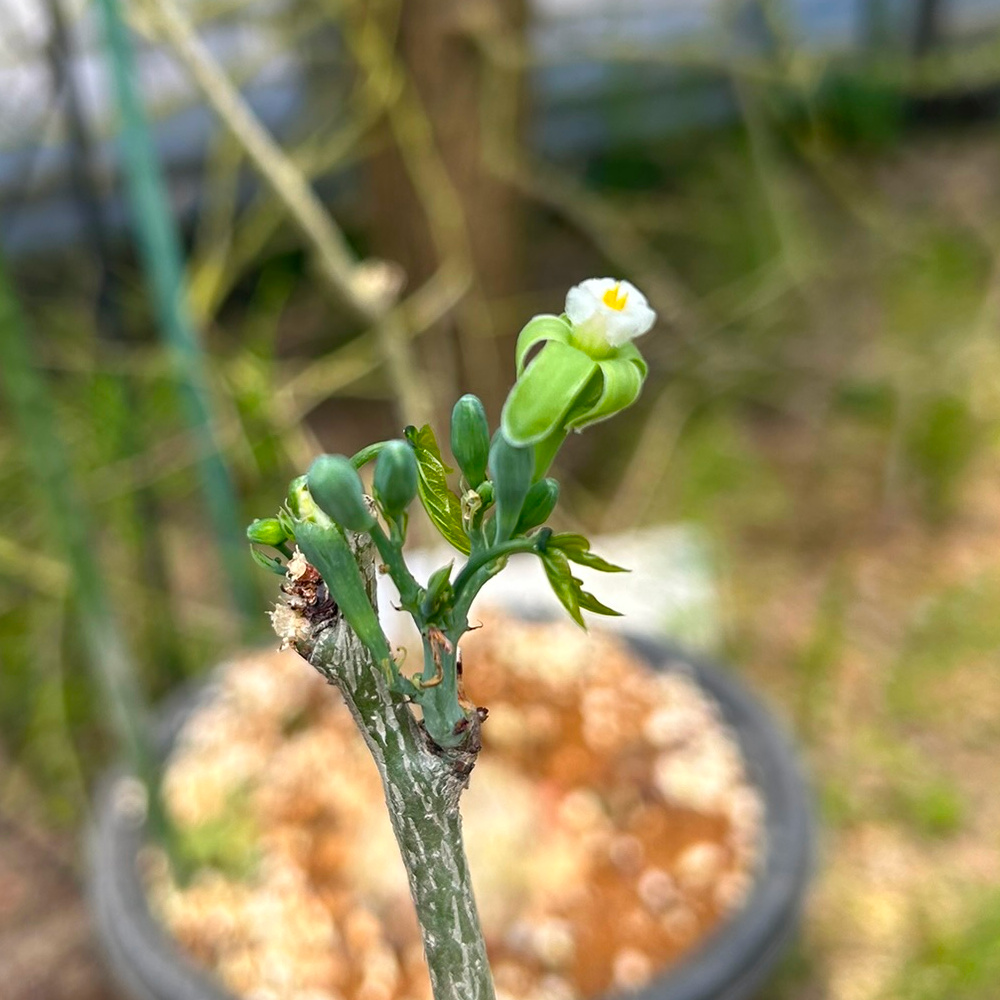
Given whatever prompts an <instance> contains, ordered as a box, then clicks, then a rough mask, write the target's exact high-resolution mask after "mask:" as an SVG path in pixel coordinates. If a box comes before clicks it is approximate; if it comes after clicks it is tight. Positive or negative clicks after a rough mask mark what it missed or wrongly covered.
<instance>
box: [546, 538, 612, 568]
mask: <svg viewBox="0 0 1000 1000" xmlns="http://www.w3.org/2000/svg"><path fill="white" fill-rule="evenodd" d="M547 547H548V548H550V549H551V548H556V549H558V550H559V551H560V552H563V553H565V555H566V558H567V559H569V560H570V561H572V562H575V563H577V564H578V565H580V566H587V567H589V568H590V569H596V570H598V571H599V572H601V573H630V572H631V570H629V569H626V568H625V567H624V566H616V565H615V564H614V563H610V562H608V561H607V560H606V559H602V558H601V557H600V556H598V555H595V554H594V553H593V552H591V551H590V542H588V541H587V539H586V538H585V537H584V536H583V535H576V534H572V533H570V532H563V533H561V534H558V535H553V536H552V537H551V538H550V539H549V541H548V544H547Z"/></svg>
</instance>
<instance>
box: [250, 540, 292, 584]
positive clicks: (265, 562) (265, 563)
mask: <svg viewBox="0 0 1000 1000" xmlns="http://www.w3.org/2000/svg"><path fill="white" fill-rule="evenodd" d="M250 555H251V557H252V558H253V561H254V562H255V563H256V564H257V565H258V566H260V567H261V568H262V569H266V570H270V571H271V572H272V573H277V574H278V576H284V575H285V567H284V564H283V563H282V562H280V560H278V559H272V558H271V557H270V556H266V555H264V553H263V552H258V551H257V550H256V549H255V548H254V547H253V546H252V545H251V546H250Z"/></svg>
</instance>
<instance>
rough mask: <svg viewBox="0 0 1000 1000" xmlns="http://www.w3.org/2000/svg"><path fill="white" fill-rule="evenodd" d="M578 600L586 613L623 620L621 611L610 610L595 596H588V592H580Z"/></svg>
mask: <svg viewBox="0 0 1000 1000" xmlns="http://www.w3.org/2000/svg"><path fill="white" fill-rule="evenodd" d="M574 579H575V577H574ZM577 582H579V581H577ZM577 600H579V602H580V607H581V608H583V609H584V610H585V611H591V612H593V613H594V614H595V615H607V616H608V617H611V618H621V616H622V613H621V612H620V611H615V609H614V608H609V607H608V606H607V605H606V604H602V603H601V602H600V601H599V600H598V599H597V598H596V597H594V595H593V594H588V593H587V591H586V590H581V591H580V593H579V594H578V595H577Z"/></svg>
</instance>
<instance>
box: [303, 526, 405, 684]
mask: <svg viewBox="0 0 1000 1000" xmlns="http://www.w3.org/2000/svg"><path fill="white" fill-rule="evenodd" d="M295 541H296V543H297V544H298V546H299V548H300V549H302V552H303V553H304V555H305V557H306V559H308V560H309V562H310V563H312V565H313V566H315V567H316V569H317V570H319V574H320V576H322V577H323V582H324V583H325V584H326V587H327V590H329V591H330V596H331V597H332V598H333V599H334V600H335V601H336V602H337V607H338V608H339V609H340V613H341V614H342V615H343V616H344V618H345V619H346V620H347V624H348V625H350V626H351V628H352V629H354V631H355V632H356V633H357V636H358V638H359V639H360V640H361V641H362V643H364V645H365V646H366V648H367V649H368V651H369V652H370V653H371V654H372V656H373V657H374V659H375V662H376V664H377V665H378V666H379V667H380V668H381V669H382V670H383V671H384V672H385V674H386V676H387V677H391V676H392V673H393V659H392V653H391V651H390V649H389V643H388V640H387V639H386V637H385V634H384V633H383V632H382V626H381V625H380V624H379V620H378V615H377V614H376V613H375V609H374V608H373V607H372V604H371V601H370V600H369V599H368V591H367V590H366V589H365V582H364V579H363V578H362V576H361V570H360V569H359V568H358V563H357V560H356V559H355V558H354V553H353V552H352V551H351V546H350V544H349V543H348V541H347V538H346V537H345V536H344V533H343V531H341V529H340V528H339V527H338V526H337V525H336V524H316V523H314V522H312V521H297V522H296V523H295Z"/></svg>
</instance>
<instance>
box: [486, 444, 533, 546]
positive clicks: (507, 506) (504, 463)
mask: <svg viewBox="0 0 1000 1000" xmlns="http://www.w3.org/2000/svg"><path fill="white" fill-rule="evenodd" d="M490 471H491V472H492V473H493V477H492V478H493V489H494V491H495V494H496V517H495V518H494V524H495V526H496V527H495V532H494V535H493V544H494V545H495V544H497V543H498V542H505V541H507V539H508V538H510V536H511V535H512V534H513V533H514V529H515V528H516V527H517V522H518V518H519V517H520V516H521V510H522V508H523V507H524V500H525V497H526V496H527V494H528V489H529V488H530V486H531V479H532V475H533V474H534V471H535V451H534V449H533V448H530V447H525V448H518V447H517V446H516V445H512V444H511V443H510V442H509V441H508V440H507V438H505V437H504V435H503V431H497V432H496V434H495V435H494V437H493V446H492V447H491V448H490Z"/></svg>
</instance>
